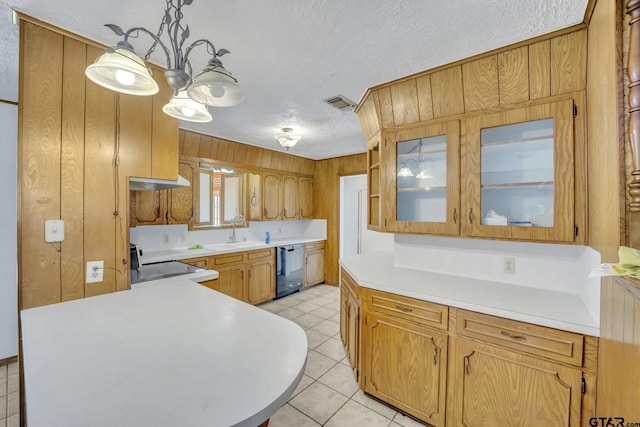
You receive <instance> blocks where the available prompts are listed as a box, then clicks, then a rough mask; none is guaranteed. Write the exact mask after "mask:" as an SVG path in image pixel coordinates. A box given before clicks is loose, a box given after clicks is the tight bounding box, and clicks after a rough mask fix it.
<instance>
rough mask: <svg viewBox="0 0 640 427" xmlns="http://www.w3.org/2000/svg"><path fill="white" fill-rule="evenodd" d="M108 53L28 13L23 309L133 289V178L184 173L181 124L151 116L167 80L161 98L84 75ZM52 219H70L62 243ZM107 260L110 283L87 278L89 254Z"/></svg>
mask: <svg viewBox="0 0 640 427" xmlns="http://www.w3.org/2000/svg"><path fill="white" fill-rule="evenodd" d="M103 51H104V47H99V46H97V45H96V44H94V43H92V42H90V41H86V40H83V39H81V38H79V37H77V36H74V35H71V34H68V33H66V32H64V31H62V30H59V29H56V28H53V27H51V26H49V25H46V24H42V23H40V22H39V21H37V20H32V19H30V18H29V17H26V16H22V17H21V23H20V83H19V84H20V91H19V97H20V101H19V147H18V170H19V172H18V173H19V177H18V182H19V203H18V206H19V212H18V235H19V248H18V280H19V306H20V308H29V307H36V306H41V305H46V304H51V303H56V302H61V301H66V300H71V299H77V298H82V297H86V296H91V295H97V294H103V293H108V292H114V291H117V290H123V289H126V288H127V287H128V286H129V280H128V274H127V273H128V269H127V265H126V263H127V259H128V255H129V250H128V247H129V231H128V226H127V218H128V217H129V213H128V205H129V203H128V197H129V191H128V177H129V176H130V175H135V176H141V177H157V178H167V179H175V178H176V177H177V168H178V122H177V120H175V119H172V118H170V117H168V116H166V115H164V114H162V115H161V116H160V117H158V118H157V119H156V120H152V116H153V114H154V112H160V111H161V108H162V105H164V104H165V103H166V102H167V100H168V99H169V96H170V93H171V91H170V90H169V88H168V87H167V85H166V82H165V81H164V78H159V79H158V82H159V84H160V85H161V92H160V93H159V94H158V95H155V96H153V97H136V96H129V95H118V94H116V93H115V92H112V91H109V90H107V89H103V88H102V87H99V86H97V85H95V84H94V83H92V82H90V81H89V80H87V79H85V76H84V70H85V68H86V66H87V65H88V64H90V63H92V62H93V61H94V60H95V59H96V58H97V57H98V56H99V55H101V54H102V52H103ZM156 71H157V72H156V75H158V76H160V77H162V72H161V70H159V69H158V70H156ZM47 219H62V220H64V222H65V239H64V241H63V242H61V243H55V244H48V243H45V241H44V222H45V220H47ZM98 260H104V266H105V270H104V281H103V282H100V283H92V284H85V265H86V262H88V261H98Z"/></svg>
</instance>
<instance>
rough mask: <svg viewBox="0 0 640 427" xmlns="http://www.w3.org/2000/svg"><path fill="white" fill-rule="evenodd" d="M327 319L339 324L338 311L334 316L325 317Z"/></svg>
mask: <svg viewBox="0 0 640 427" xmlns="http://www.w3.org/2000/svg"><path fill="white" fill-rule="evenodd" d="M327 320H330V321H332V322H333V323H337V324H338V325H340V313H338V314H336V315H335V316H333V317H330V318H329V319H327Z"/></svg>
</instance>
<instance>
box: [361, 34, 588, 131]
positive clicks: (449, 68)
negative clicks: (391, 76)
mask: <svg viewBox="0 0 640 427" xmlns="http://www.w3.org/2000/svg"><path fill="white" fill-rule="evenodd" d="M545 37H546V38H545ZM586 63H587V30H586V29H585V28H584V25H580V26H577V27H575V28H572V29H569V30H564V31H562V32H561V33H555V34H551V35H547V36H543V37H539V38H536V39H534V40H531V41H529V42H524V43H519V44H517V45H514V46H510V47H505V48H501V49H498V50H495V51H492V52H489V53H486V54H482V55H478V56H476V57H473V58H471V59H467V60H463V61H459V62H455V63H452V64H447V65H445V66H442V67H439V68H436V69H432V70H427V71H424V72H422V73H419V74H416V75H413V76H409V77H406V78H403V79H400V80H396V81H393V82H390V83H386V84H384V85H380V86H376V87H374V88H371V89H369V90H368V91H367V93H366V94H365V96H364V97H363V99H362V100H361V101H360V104H359V105H358V107H357V108H356V112H357V113H358V118H359V119H360V124H361V126H362V129H363V132H364V136H365V139H367V140H369V139H370V138H371V137H372V136H373V135H375V134H376V133H377V132H378V131H380V130H381V129H388V128H391V127H397V126H404V125H409V124H413V123H418V122H424V121H429V120H432V119H438V118H442V117H447V116H453V115H457V114H463V113H470V112H474V111H480V110H489V109H492V108H498V107H505V106H508V105H512V104H517V103H520V102H525V101H530V100H535V99H539V98H545V97H549V96H554V95H561V94H566V93H570V92H578V91H582V90H584V89H585V87H586Z"/></svg>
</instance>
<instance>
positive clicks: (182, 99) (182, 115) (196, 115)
mask: <svg viewBox="0 0 640 427" xmlns="http://www.w3.org/2000/svg"><path fill="white" fill-rule="evenodd" d="M162 111H164V113H165V114H167V115H169V116H171V117H175V118H176V119H180V120H187V121H190V122H196V123H208V122H210V121H211V120H212V117H211V113H209V111H208V110H207V106H206V105H204V104H200V103H199V102H195V101H194V100H193V99H191V98H189V96H188V95H187V91H186V90H181V91H178V93H177V94H176V95H173V96H172V97H171V100H170V101H169V103H168V104H166V105H165V106H164V107H162Z"/></svg>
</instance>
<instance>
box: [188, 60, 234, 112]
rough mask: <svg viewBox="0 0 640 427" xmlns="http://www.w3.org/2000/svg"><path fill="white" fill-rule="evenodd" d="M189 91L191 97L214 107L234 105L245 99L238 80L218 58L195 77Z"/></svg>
mask: <svg viewBox="0 0 640 427" xmlns="http://www.w3.org/2000/svg"><path fill="white" fill-rule="evenodd" d="M188 93H189V96H190V97H191V99H193V100H195V101H197V102H201V103H203V104H207V105H210V106H212V107H233V106H234V105H238V104H239V103H241V102H242V101H243V100H244V94H243V93H242V91H241V90H240V89H239V88H238V81H237V80H236V79H235V78H234V77H233V76H232V75H231V73H230V72H228V71H227V70H226V69H225V68H224V67H223V66H222V63H220V61H218V60H217V59H212V60H211V61H209V64H208V65H207V66H206V67H205V68H204V70H202V72H201V73H200V74H198V75H197V76H196V77H195V78H194V79H193V82H191V85H190V86H189V90H188Z"/></svg>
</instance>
